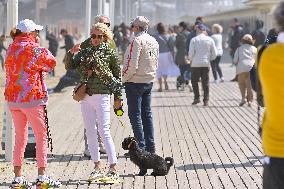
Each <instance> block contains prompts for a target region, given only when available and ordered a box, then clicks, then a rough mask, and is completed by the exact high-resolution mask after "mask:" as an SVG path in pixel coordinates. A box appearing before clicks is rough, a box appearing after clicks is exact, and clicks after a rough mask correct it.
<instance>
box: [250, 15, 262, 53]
mask: <svg viewBox="0 0 284 189" xmlns="http://www.w3.org/2000/svg"><path fill="white" fill-rule="evenodd" d="M262 28H263V21H262V20H256V21H255V30H254V31H253V32H252V34H251V35H252V38H253V40H254V41H255V42H254V46H255V47H256V48H258V47H259V46H260V45H263V43H264V41H265V34H264V32H263V31H262Z"/></svg>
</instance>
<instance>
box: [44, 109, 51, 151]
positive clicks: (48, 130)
mask: <svg viewBox="0 0 284 189" xmlns="http://www.w3.org/2000/svg"><path fill="white" fill-rule="evenodd" d="M43 108H44V118H45V125H46V128H47V147H48V148H49V147H50V151H51V153H52V151H53V145H52V138H51V132H50V127H49V125H48V117H47V108H46V105H43ZM52 156H53V154H52Z"/></svg>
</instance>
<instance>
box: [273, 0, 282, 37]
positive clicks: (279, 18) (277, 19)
mask: <svg viewBox="0 0 284 189" xmlns="http://www.w3.org/2000/svg"><path fill="white" fill-rule="evenodd" d="M274 18H275V22H276V24H277V26H276V28H277V30H278V31H279V32H282V31H284V1H281V2H280V3H279V5H278V6H277V7H276V9H275V10H274Z"/></svg>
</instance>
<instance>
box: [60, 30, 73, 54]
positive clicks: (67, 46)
mask: <svg viewBox="0 0 284 189" xmlns="http://www.w3.org/2000/svg"><path fill="white" fill-rule="evenodd" d="M60 34H61V35H62V36H63V37H64V41H65V45H64V46H62V47H60V49H65V50H66V53H67V52H68V51H69V50H70V49H71V48H72V47H73V46H74V42H73V37H72V36H71V35H69V34H68V32H67V30H66V29H61V31H60Z"/></svg>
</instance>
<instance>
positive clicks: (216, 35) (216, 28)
mask: <svg viewBox="0 0 284 189" xmlns="http://www.w3.org/2000/svg"><path fill="white" fill-rule="evenodd" d="M212 31H213V35H211V38H212V39H213V40H214V42H215V46H216V49H217V57H216V58H215V59H214V60H212V61H211V69H212V73H213V77H214V82H215V83H216V84H217V83H219V81H221V82H224V77H223V73H222V70H221V67H220V65H219V63H220V60H221V57H222V55H223V46H222V34H221V33H222V31H223V27H222V26H221V25H220V24H213V26H212ZM217 73H218V75H219V79H220V80H218V75H217Z"/></svg>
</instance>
